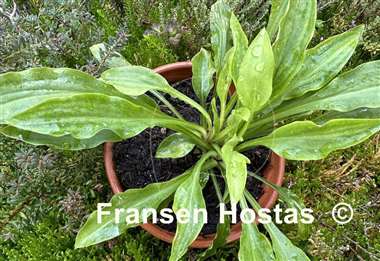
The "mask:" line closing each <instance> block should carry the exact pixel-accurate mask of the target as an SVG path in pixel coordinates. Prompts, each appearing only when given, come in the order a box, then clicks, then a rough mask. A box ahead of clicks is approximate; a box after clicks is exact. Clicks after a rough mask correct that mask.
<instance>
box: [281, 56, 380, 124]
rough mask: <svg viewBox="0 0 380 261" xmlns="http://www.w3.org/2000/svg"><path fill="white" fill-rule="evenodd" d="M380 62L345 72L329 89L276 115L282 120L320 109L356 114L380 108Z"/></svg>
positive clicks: (298, 101)
mask: <svg viewBox="0 0 380 261" xmlns="http://www.w3.org/2000/svg"><path fill="white" fill-rule="evenodd" d="M379 72H380V61H374V62H369V63H365V64H362V65H359V66H358V67H356V68H355V69H353V70H351V71H348V72H346V73H343V74H342V75H340V76H339V77H337V78H335V79H334V80H333V81H332V82H331V83H330V84H328V85H327V86H326V87H324V88H322V89H320V90H319V91H317V92H315V93H314V94H312V95H310V96H308V97H301V98H299V99H296V100H293V101H290V102H288V103H286V104H284V106H280V107H279V109H278V110H277V111H275V115H276V117H277V118H279V119H281V118H284V117H288V116H290V115H295V114H299V113H303V112H309V111H310V112H311V111H316V110H335V111H341V112H346V111H352V110H355V109H357V108H361V107H368V108H379V107H380V73H379Z"/></svg>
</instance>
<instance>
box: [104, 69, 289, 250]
mask: <svg viewBox="0 0 380 261" xmlns="http://www.w3.org/2000/svg"><path fill="white" fill-rule="evenodd" d="M155 71H156V72H157V73H159V74H161V75H162V76H164V77H165V78H166V79H167V80H168V81H169V82H170V83H174V82H178V81H181V80H185V79H188V78H191V76H192V71H191V62H178V63H173V64H168V65H164V66H160V67H158V68H156V69H155ZM112 145H113V144H112V143H111V142H108V143H105V145H104V162H105V168H106V174H107V178H108V182H109V183H110V185H111V188H112V192H113V193H115V194H116V193H120V192H123V188H122V185H121V183H120V181H119V179H118V177H117V175H116V172H115V167H114V162H113V157H112ZM263 171H264V173H263V174H264V177H265V178H266V179H267V180H268V181H270V182H272V183H274V184H276V185H278V186H281V185H282V183H283V179H284V172H285V160H284V159H283V158H281V157H280V156H278V155H277V154H275V153H273V152H272V154H271V158H270V161H269V162H268V164H267V166H266V167H265V169H264V170H263ZM277 197H278V195H277V192H276V191H274V190H273V189H271V188H270V187H268V186H264V189H263V194H262V196H261V197H260V198H259V200H258V202H259V203H260V205H261V207H263V208H272V207H273V206H274V205H275V203H276V200H277ZM141 227H142V228H143V229H144V230H145V231H147V232H149V233H150V234H152V235H153V236H155V237H156V238H159V239H161V240H163V241H165V242H168V243H171V242H172V241H173V238H174V233H172V232H170V231H167V230H164V229H163V228H160V227H159V226H157V225H154V224H144V225H141ZM240 234H241V224H236V225H233V226H232V227H231V232H230V235H229V236H228V239H227V242H233V241H236V240H238V239H239V238H240ZM214 237H215V234H211V235H206V236H198V238H197V239H196V240H195V241H194V242H193V243H192V245H191V247H193V248H207V247H209V246H210V244H211V243H212V241H213V239H214Z"/></svg>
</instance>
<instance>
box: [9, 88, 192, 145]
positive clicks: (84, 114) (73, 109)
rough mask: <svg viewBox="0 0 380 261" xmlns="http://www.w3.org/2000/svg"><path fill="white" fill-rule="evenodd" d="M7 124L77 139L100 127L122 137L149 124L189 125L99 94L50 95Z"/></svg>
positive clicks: (90, 135)
mask: <svg viewBox="0 0 380 261" xmlns="http://www.w3.org/2000/svg"><path fill="white" fill-rule="evenodd" d="M6 124H8V125H11V126H14V127H16V128H19V129H23V130H27V131H31V132H35V133H40V134H45V135H51V136H58V137H59V136H65V135H71V136H72V137H74V138H76V139H89V138H91V137H93V136H94V135H95V134H97V133H98V132H99V131H101V130H110V131H112V132H114V133H115V134H116V135H117V136H119V137H121V138H123V139H125V138H129V137H132V136H135V135H136V134H138V133H140V132H141V131H143V130H144V129H146V128H148V127H153V126H162V127H167V128H172V129H174V130H176V129H180V128H181V126H182V127H186V126H185V125H189V124H190V125H192V124H191V123H187V122H185V121H182V120H178V119H175V118H172V117H169V116H167V115H165V114H163V113H161V112H160V111H157V110H153V109H152V108H150V107H143V106H140V105H138V104H137V103H135V102H134V99H132V98H131V99H127V98H124V99H123V98H120V97H110V96H105V95H102V94H81V95H75V96H71V97H63V98H52V99H49V100H48V101H46V102H44V103H41V104H39V105H37V106H34V107H33V108H31V109H29V110H27V111H25V112H23V113H20V114H18V115H16V116H14V117H13V118H11V119H8V120H7V121H6ZM188 127H190V126H188ZM190 128H191V127H190Z"/></svg>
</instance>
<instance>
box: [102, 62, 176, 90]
mask: <svg viewBox="0 0 380 261" xmlns="http://www.w3.org/2000/svg"><path fill="white" fill-rule="evenodd" d="M101 79H102V80H103V81H104V82H106V83H108V84H110V85H112V86H114V87H115V88H116V89H117V90H119V91H120V92H122V93H124V94H127V95H130V96H139V95H142V94H144V93H146V92H147V91H149V90H158V91H163V92H166V91H167V90H168V89H171V88H172V87H171V86H170V85H169V84H168V82H167V81H166V80H165V78H164V77H162V76H161V75H159V74H158V73H155V72H154V71H152V70H150V69H148V68H145V67H142V66H124V67H117V68H111V69H109V70H107V71H105V72H103V73H102V75H101Z"/></svg>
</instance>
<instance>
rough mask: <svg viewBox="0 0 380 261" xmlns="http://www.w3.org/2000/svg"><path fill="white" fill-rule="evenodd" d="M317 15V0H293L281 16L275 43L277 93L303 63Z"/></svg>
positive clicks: (275, 82) (287, 84) (285, 86)
mask: <svg viewBox="0 0 380 261" xmlns="http://www.w3.org/2000/svg"><path fill="white" fill-rule="evenodd" d="M316 16H317V1H316V0H308V1H304V0H293V1H290V4H289V10H288V12H287V14H286V16H285V17H284V18H283V19H282V20H281V23H280V29H279V34H278V36H277V40H276V42H275V44H274V46H273V52H274V57H275V60H276V70H275V77H274V81H273V85H274V87H273V95H274V96H276V95H280V94H281V93H282V92H283V90H285V89H287V88H288V86H289V83H290V81H291V80H292V78H293V77H294V76H295V75H296V73H297V72H298V71H299V69H300V68H301V66H302V63H303V57H304V52H305V50H306V47H307V46H308V44H309V42H310V40H311V37H312V36H313V34H314V27H315V21H316Z"/></svg>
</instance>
